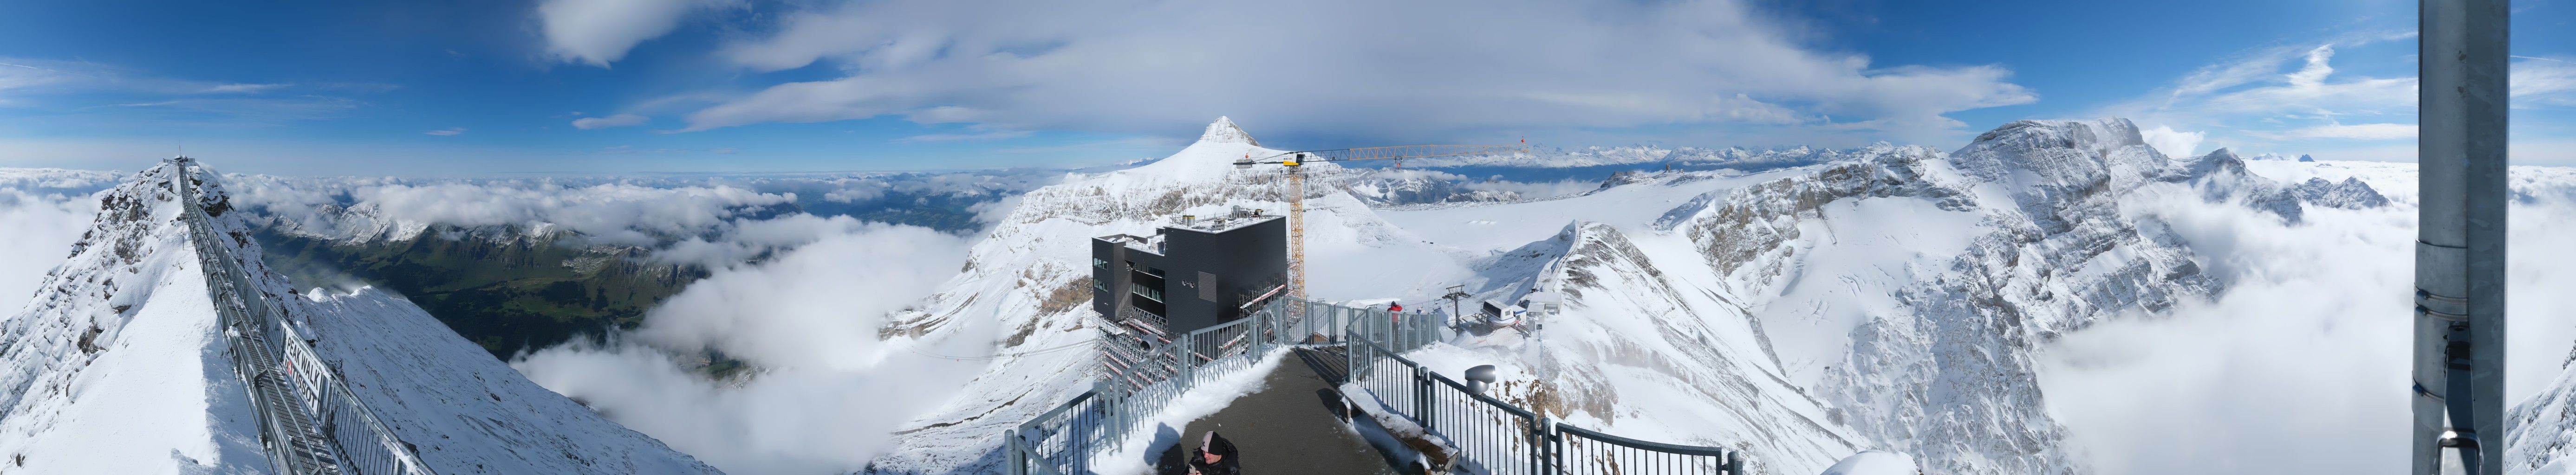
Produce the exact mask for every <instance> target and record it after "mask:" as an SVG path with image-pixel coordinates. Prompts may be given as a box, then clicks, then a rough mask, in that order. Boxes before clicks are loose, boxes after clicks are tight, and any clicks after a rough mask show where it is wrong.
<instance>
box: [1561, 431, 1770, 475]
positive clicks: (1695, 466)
mask: <svg viewBox="0 0 2576 475" xmlns="http://www.w3.org/2000/svg"><path fill="white" fill-rule="evenodd" d="M1554 429H1556V433H1554V434H1549V437H1548V438H1547V450H1548V455H1549V456H1550V458H1551V459H1552V460H1554V461H1555V463H1556V469H1555V470H1556V472H1557V473H1583V474H1590V473H1690V474H1701V473H1704V474H1726V475H1736V474H1742V473H1744V454H1743V453H1740V452H1735V451H1730V450H1726V449H1723V448H1718V447H1693V446H1688V445H1673V444H1666V443H1661V442H1647V441H1643V440H1637V439H1630V438H1626V437H1620V436H1615V435H1610V434H1604V433H1600V432H1595V431H1592V430H1590V429H1584V428H1581V427H1575V426H1570V425H1565V424H1564V423H1557V424H1556V425H1555V427H1554Z"/></svg>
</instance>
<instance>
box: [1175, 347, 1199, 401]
mask: <svg viewBox="0 0 2576 475" xmlns="http://www.w3.org/2000/svg"><path fill="white" fill-rule="evenodd" d="M1197 340H1198V338H1196V337H1195V336H1194V335H1191V334H1188V333H1183V334H1181V338H1180V339H1179V340H1176V341H1175V342H1177V343H1180V344H1178V345H1173V346H1172V359H1173V360H1174V361H1179V362H1180V363H1181V366H1180V367H1179V368H1176V369H1177V370H1178V371H1180V373H1181V374H1180V378H1181V382H1180V384H1176V385H1173V386H1172V387H1173V388H1174V389H1179V390H1182V391H1188V390H1189V389H1190V388H1191V387H1192V385H1191V383H1192V382H1193V381H1190V378H1191V377H1192V376H1194V375H1193V374H1192V373H1196V371H1195V370H1193V369H1192V368H1191V367H1193V366H1197V365H1196V364H1193V363H1196V362H1194V361H1190V354H1191V353H1195V352H1197V351H1198V347H1199V345H1198V341H1197ZM1174 395H1175V396H1178V394H1174Z"/></svg>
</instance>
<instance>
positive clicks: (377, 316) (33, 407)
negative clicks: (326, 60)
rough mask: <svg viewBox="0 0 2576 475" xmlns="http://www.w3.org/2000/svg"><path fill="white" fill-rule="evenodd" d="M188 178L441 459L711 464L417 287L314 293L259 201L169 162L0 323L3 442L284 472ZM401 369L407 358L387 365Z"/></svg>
mask: <svg viewBox="0 0 2576 475" xmlns="http://www.w3.org/2000/svg"><path fill="white" fill-rule="evenodd" d="M175 179H187V180H191V181H192V183H195V186H194V187H195V188H197V189H199V190H201V191H200V195H199V196H198V198H199V199H200V203H201V206H202V207H203V208H204V209H205V210H206V214H207V215H208V216H209V217H210V218H209V223H208V224H210V225H211V226H212V227H213V228H214V229H215V230H216V231H217V232H218V233H219V234H221V235H222V236H224V237H226V238H225V239H221V241H222V242H221V243H220V244H218V245H221V246H224V247H226V248H227V249H226V251H227V254H229V255H231V256H234V257H235V258H237V259H239V262H240V263H241V264H242V267H243V268H244V269H245V270H247V271H248V273H249V274H250V279H251V282H252V284H251V285H252V286H253V287H256V289H254V290H256V291H258V292H260V293H265V294H266V296H267V300H268V301H269V302H275V303H281V304H284V305H281V306H280V308H278V311H279V312H281V313H283V314H284V315H286V316H287V317H288V319H289V323H290V324H291V325H293V326H294V327H295V328H296V329H297V330H298V333H303V334H306V335H308V336H312V337H313V338H316V339H317V342H316V343H317V344H316V347H317V349H318V350H319V351H318V356H320V357H321V358H322V359H323V360H325V361H330V362H333V363H334V364H335V365H337V366H338V367H339V368H340V370H341V371H342V373H343V375H344V376H346V377H348V378H350V380H351V381H352V382H353V383H354V384H353V386H354V387H355V389H356V391H357V393H358V396H359V397H360V398H362V399H364V400H365V401H366V402H367V404H368V405H369V406H370V407H371V408H373V409H374V410H375V411H376V414H377V415H378V416H379V417H381V418H383V419H384V421H385V422H386V423H387V424H388V425H389V426H392V428H393V429H394V430H395V431H396V432H397V433H398V434H400V436H401V437H402V439H404V440H405V441H409V442H412V443H414V444H416V445H417V450H418V452H420V453H421V455H422V458H423V459H425V460H427V461H428V462H429V464H430V465H431V466H432V467H433V468H435V469H436V470H438V471H439V472H440V473H448V474H460V473H521V472H525V471H536V472H542V473H603V474H605V473H711V472H712V469H709V468H706V467H705V466H704V465H702V464H698V463H697V462H696V461H695V460H694V459H691V458H689V457H688V456H687V455H683V454H679V453H678V452H674V451H671V450H670V449H668V448H666V447H663V446H662V445H661V443H659V442H657V441H654V440H652V439H651V438H649V437H644V436H643V435H641V434H637V433H634V432H632V431H628V430H626V429H624V428H622V427H619V426H617V425H616V424H615V423H613V422H609V421H608V420H606V419H604V418H600V417H599V416H598V415H597V414H593V413H591V412H589V411H588V410H585V409H582V408H581V407H580V406H579V405H577V404H574V403H572V402H571V401H569V400H566V399H564V398H563V397H562V396H559V395H556V394H554V393H552V392H550V391H546V390H544V389H543V388H541V387H538V386H536V385H535V384H534V383H530V382H528V381H526V379H525V378H524V377H521V376H519V375H518V374H517V373H516V372H515V371H513V370H511V369H509V367H507V366H505V365H503V364H502V363H501V362H499V361H496V360H493V359H492V358H490V357H489V356H487V355H485V354H484V353H483V352H482V351H481V349H480V348H479V347H476V346H473V345H472V344H470V343H467V342H465V341H463V339H461V338H458V337H456V336H455V334H454V333H453V332H451V331H448V330H446V329H445V328H444V327H443V326H442V325H440V324H438V323H437V322H436V321H435V320H432V319H429V318H428V316H427V315H426V314H421V313H419V312H420V311H419V310H418V308H417V307H412V306H411V305H410V304H409V303H408V302H404V301H401V300H398V299H391V298H388V297H385V296H382V295H381V294H376V295H377V297H375V298H377V299H380V300H381V302H380V304H379V305H375V306H372V307H368V306H353V305H326V304H323V303H317V302H315V301H309V300H306V299H304V298H301V297H300V296H299V295H298V294H299V292H296V291H294V290H291V287H289V286H288V284H287V283H286V281H285V279H284V278H283V277H280V276H279V275H277V274H276V273H274V272H272V271H271V270H269V269H268V268H267V267H266V265H265V263H264V262H263V261H262V260H261V259H260V257H259V248H258V246H257V244H256V243H254V242H252V241H250V240H249V239H248V238H247V236H248V235H249V234H248V229H250V224H251V223H249V222H248V221H246V217H245V216H244V215H246V214H247V213H237V212H232V211H236V208H235V207H234V206H233V203H232V201H231V198H230V195H229V194H227V193H225V192H224V189H223V186H222V183H221V182H220V181H219V180H218V179H217V178H216V177H214V176H212V175H211V174H204V173H192V172H190V171H188V170H185V169H182V168H180V167H176V166H172V165H167V164H165V165H163V166H160V167H155V168H153V169H150V170H145V171H144V172H142V173H140V174H137V175H136V176H135V177H134V178H132V179H130V180H128V181H127V182H125V183H124V184H122V185H119V186H118V187H116V188H114V189H110V190H108V191H106V192H102V193H101V194H100V199H101V201H100V203H101V206H102V211H101V212H100V213H99V217H98V218H97V221H96V224H95V225H94V227H93V229H92V230H91V232H90V233H89V234H88V235H87V236H86V237H84V239H82V241H81V242H80V243H79V244H77V245H75V251H74V252H73V255H72V257H71V258H70V259H69V260H68V261H66V262H65V264H64V265H63V266H62V267H60V268H57V269H56V271H55V272H54V273H53V275H52V277H50V280H49V282H48V285H47V286H46V289H45V290H44V291H43V292H41V293H40V294H39V295H38V297H37V299H36V300H35V301H34V302H33V303H31V304H30V305H29V307H28V308H27V310H26V311H24V312H22V313H19V314H17V315H16V316H15V317H12V318H10V319H9V320H7V321H6V322H5V324H0V325H5V327H6V330H7V332H6V334H5V336H0V358H6V359H7V360H8V361H9V362H10V363H11V364H10V365H9V366H8V368H7V369H8V371H9V372H8V373H0V383H6V384H7V386H6V387H8V388H12V389H10V390H9V392H7V393H0V396H6V399H7V401H8V402H9V405H8V406H6V409H0V410H5V411H6V412H0V451H6V452H7V453H10V454H12V455H15V456H25V457H26V464H27V466H31V467H50V468H37V469H36V470H37V471H38V472H39V473H162V472H186V473H266V472H268V471H269V468H268V467H267V464H268V462H267V459H266V458H265V457H264V456H263V455H262V452H261V449H260V439H259V436H258V435H257V428H256V427H254V424H253V422H252V421H253V419H252V412H251V409H250V408H249V406H248V402H247V397H246V395H245V393H244V391H243V389H242V382H241V381H240V380H239V379H238V378H236V377H235V376H234V373H233V371H231V367H232V364H231V360H230V358H231V356H230V355H229V353H227V352H226V351H225V344H224V342H223V341H222V340H221V339H220V338H218V337H216V335H217V333H216V331H215V327H216V320H217V317H216V313H215V311H214V308H213V302H212V301H210V300H208V298H207V292H206V289H207V285H208V284H207V281H206V278H205V273H204V271H203V270H202V269H199V267H198V264H197V263H196V260H197V252H198V250H197V249H194V248H193V246H191V245H189V243H188V240H187V239H186V238H185V236H186V232H187V230H186V226H185V225H183V224H182V223H181V221H180V220H179V218H178V215H179V214H180V212H181V211H182V210H183V209H184V208H183V207H182V206H180V205H179V203H177V201H176V199H177V198H178V196H177V195H175V194H173V193H172V191H171V190H172V184H173V183H172V180H175ZM362 293H365V292H364V291H362ZM405 311H407V312H408V313H405ZM395 368H399V369H401V370H402V371H400V372H392V371H383V370H385V369H395ZM433 388H443V389H444V391H438V390H433ZM460 392H464V393H470V394H477V395H479V396H481V397H483V398H487V399H485V401H489V402H478V401H477V400H476V399H473V398H461V397H456V396H458V395H461V394H457V393H460ZM430 395H435V396H438V397H436V398H424V397H425V396H430ZM503 401H509V402H503Z"/></svg>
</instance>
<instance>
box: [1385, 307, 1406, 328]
mask: <svg viewBox="0 0 2576 475" xmlns="http://www.w3.org/2000/svg"><path fill="white" fill-rule="evenodd" d="M1386 314H1387V315H1389V316H1392V317H1394V318H1395V322H1396V323H1404V304H1400V303H1395V302H1387V303H1386Z"/></svg>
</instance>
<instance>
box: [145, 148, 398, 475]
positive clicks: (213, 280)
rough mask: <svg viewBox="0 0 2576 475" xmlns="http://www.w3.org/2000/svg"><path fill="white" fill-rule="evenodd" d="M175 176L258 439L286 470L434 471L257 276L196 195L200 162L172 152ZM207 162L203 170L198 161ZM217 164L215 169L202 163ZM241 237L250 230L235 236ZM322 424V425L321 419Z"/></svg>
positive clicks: (373, 474)
mask: <svg viewBox="0 0 2576 475" xmlns="http://www.w3.org/2000/svg"><path fill="white" fill-rule="evenodd" d="M171 162H172V165H174V166H173V167H172V176H171V181H172V183H173V187H174V188H175V192H176V194H177V195H178V198H179V200H180V202H181V203H182V204H183V209H184V210H183V211H182V214H181V216H180V219H181V220H182V221H184V222H185V223H186V224H187V226H188V239H189V242H190V244H191V245H193V246H194V247H196V249H197V259H198V264H199V266H200V267H201V268H202V270H203V271H204V272H205V273H206V279H207V282H206V292H207V295H208V297H210V298H212V299H213V300H214V303H215V313H216V315H217V319H218V320H219V324H220V328H223V329H224V339H225V342H226V344H227V348H228V351H229V352H230V353H231V355H232V357H233V365H234V368H233V370H234V371H235V372H236V373H238V374H239V375H240V376H241V378H242V380H243V382H244V383H245V384H243V386H244V388H245V389H246V390H247V391H248V392H249V394H250V400H251V406H252V408H253V409H254V410H255V411H256V412H257V413H258V414H257V415H256V417H257V419H258V421H259V424H260V428H261V431H260V436H261V442H262V443H263V444H264V445H265V446H266V448H267V451H268V455H269V459H270V464H271V465H272V466H274V467H275V468H276V471H277V472H278V473H281V474H292V475H307V474H342V473H355V474H360V475H379V474H383V475H393V474H401V475H435V473H436V472H433V471H431V470H430V469H429V466H428V465H427V464H425V463H423V462H422V461H421V459H420V455H419V453H418V452H417V450H416V449H414V448H413V447H412V445H411V444H409V443H405V442H403V441H402V440H401V439H400V438H399V437H397V436H395V435H394V433H393V430H392V428H390V427H389V426H386V425H385V424H384V422H383V420H382V419H379V418H377V417H376V415H375V412H374V411H372V410H369V409H367V407H366V404H365V403H363V402H362V401H360V400H359V399H358V398H357V397H356V394H355V393H352V392H351V391H350V389H349V385H348V383H347V382H345V381H343V380H342V379H341V378H340V375H339V372H338V371H337V370H335V369H333V367H332V365H331V364H329V363H327V362H324V361H323V360H322V359H321V357H319V356H317V355H316V354H315V353H314V352H313V347H312V346H311V345H310V344H307V343H306V342H305V340H304V338H303V337H302V335H300V334H298V333H297V332H296V331H295V328H294V326H292V325H288V324H287V323H286V320H285V319H284V318H282V316H281V315H280V314H279V313H278V312H277V310H276V307H275V306H273V305H271V302H269V301H268V294H267V293H266V292H264V291H261V290H259V287H257V286H253V285H251V279H250V274H249V272H248V271H246V270H244V269H243V268H242V266H241V260H240V259H239V258H237V257H235V256H234V255H233V254H232V251H231V248H229V247H226V246H224V245H223V242H222V241H221V240H220V239H219V236H221V235H219V234H217V233H216V232H215V230H214V226H213V225H212V224H211V222H212V218H211V216H209V215H208V214H207V212H206V210H205V208H204V207H202V206H200V205H199V203H198V202H197V200H198V199H197V193H196V189H195V187H194V186H193V184H194V182H195V180H197V178H196V176H195V175H193V174H191V172H190V171H189V169H190V168H192V167H193V166H194V161H192V160H188V159H186V158H178V159H173V160H172V161H171ZM201 171H202V169H201ZM205 173H211V172H205ZM236 239H238V240H239V242H241V243H242V244H243V245H244V246H248V245H249V244H248V242H247V239H248V238H241V237H236ZM317 424H318V426H317Z"/></svg>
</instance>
